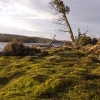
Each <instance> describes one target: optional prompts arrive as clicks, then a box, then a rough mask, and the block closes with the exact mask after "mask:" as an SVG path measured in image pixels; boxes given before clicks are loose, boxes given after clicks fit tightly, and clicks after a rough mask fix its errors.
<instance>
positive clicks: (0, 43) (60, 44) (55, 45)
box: [0, 42, 63, 51]
mask: <svg viewBox="0 0 100 100" xmlns="http://www.w3.org/2000/svg"><path fill="white" fill-rule="evenodd" d="M7 44H8V42H0V51H3V49H4V47H5V46H6V45H7ZM41 44H43V43H24V45H25V46H32V45H41ZM52 45H53V46H54V47H57V46H62V45H63V43H53V44H52Z"/></svg>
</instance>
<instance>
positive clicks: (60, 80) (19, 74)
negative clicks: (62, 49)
mask: <svg viewBox="0 0 100 100" xmlns="http://www.w3.org/2000/svg"><path fill="white" fill-rule="evenodd" d="M57 55H60V57H61V58H62V59H63V60H61V61H55V60H54V61H48V60H47V58H48V57H38V58H34V57H24V58H23V57H12V56H8V57H7V56H1V57H0V100H54V98H55V100H100V96H99V95H100V65H97V63H95V62H92V61H91V60H90V59H88V58H86V57H84V56H83V57H78V56H77V55H76V54H74V53H71V54H69V53H68V54H67V53H64V54H63V53H62V54H57ZM76 57H77V58H78V59H77V58H76Z"/></svg>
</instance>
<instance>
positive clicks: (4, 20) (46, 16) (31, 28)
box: [0, 0, 100, 39]
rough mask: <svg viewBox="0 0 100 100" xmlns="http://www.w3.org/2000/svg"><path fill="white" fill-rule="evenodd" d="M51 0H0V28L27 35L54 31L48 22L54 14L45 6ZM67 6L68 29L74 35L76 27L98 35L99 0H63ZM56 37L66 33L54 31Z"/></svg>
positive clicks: (59, 37) (46, 34) (99, 23)
mask: <svg viewBox="0 0 100 100" xmlns="http://www.w3.org/2000/svg"><path fill="white" fill-rule="evenodd" d="M50 1H51V0H40V1H39V0H0V28H1V30H2V31H1V32H6V33H13V34H23V35H30V36H32V35H33V36H34V35H36V36H40V35H45V36H47V37H50V36H51V35H54V34H58V33H56V32H55V31H54V30H55V29H57V28H59V27H56V25H54V24H53V23H52V21H53V18H54V17H55V16H54V15H53V14H51V12H52V10H51V9H50V8H49V7H48V6H49V2H50ZM63 1H64V3H65V4H66V5H68V6H69V7H70V9H71V11H70V13H69V14H68V15H67V17H68V20H69V23H70V24H71V27H72V30H73V32H74V34H75V35H77V29H78V28H81V31H82V32H84V31H85V30H86V29H87V24H88V27H89V31H90V32H92V33H94V34H96V35H97V36H99V32H100V29H99V25H100V11H99V9H100V6H99V5H100V1H99V0H95V1H94V0H88V1H87V0H84V1H83V0H68V1H67V0H63ZM57 38H58V39H61V38H62V39H69V35H68V33H66V34H63V35H62V34H58V35H57Z"/></svg>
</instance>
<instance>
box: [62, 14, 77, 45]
mask: <svg viewBox="0 0 100 100" xmlns="http://www.w3.org/2000/svg"><path fill="white" fill-rule="evenodd" d="M63 17H64V20H65V24H66V25H67V29H68V32H69V35H70V38H71V40H72V44H73V45H75V38H74V35H73V31H72V29H71V27H70V24H69V22H68V19H67V17H66V15H65V14H63Z"/></svg>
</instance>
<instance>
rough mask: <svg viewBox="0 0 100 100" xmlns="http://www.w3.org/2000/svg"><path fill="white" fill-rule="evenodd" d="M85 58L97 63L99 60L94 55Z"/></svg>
mask: <svg viewBox="0 0 100 100" xmlns="http://www.w3.org/2000/svg"><path fill="white" fill-rule="evenodd" d="M87 58H89V59H90V60H92V61H98V60H99V59H98V57H97V56H96V55H93V54H90V55H88V56H87Z"/></svg>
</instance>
